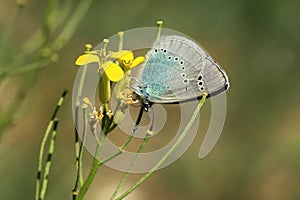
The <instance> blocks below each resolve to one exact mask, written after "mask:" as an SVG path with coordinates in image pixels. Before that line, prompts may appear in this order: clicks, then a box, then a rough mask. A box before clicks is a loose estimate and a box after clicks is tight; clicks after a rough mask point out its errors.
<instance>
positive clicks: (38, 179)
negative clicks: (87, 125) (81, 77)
mask: <svg viewBox="0 0 300 200" xmlns="http://www.w3.org/2000/svg"><path fill="white" fill-rule="evenodd" d="M67 93H68V92H67V91H66V90H64V92H63V93H62V95H61V97H60V98H59V100H58V103H57V105H56V108H55V110H54V112H53V114H52V117H51V119H50V121H49V123H48V126H47V128H46V131H45V134H44V137H43V139H42V143H41V147H40V153H39V159H38V171H37V177H36V188H35V199H36V200H39V194H40V184H41V174H42V163H43V156H44V149H45V145H46V141H47V139H48V137H49V134H50V131H51V129H52V127H53V125H54V119H55V118H56V115H57V112H58V111H59V109H60V107H61V105H62V104H63V102H64V99H65V96H66V95H67Z"/></svg>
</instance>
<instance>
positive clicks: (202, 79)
mask: <svg viewBox="0 0 300 200" xmlns="http://www.w3.org/2000/svg"><path fill="white" fill-rule="evenodd" d="M146 58H147V60H146V62H145V63H144V64H143V65H142V66H141V67H140V68H139V72H138V74H137V76H136V77H135V78H134V79H133V81H132V88H133V90H134V91H136V92H137V93H138V94H139V95H141V97H142V98H143V96H145V95H146V96H147V99H148V100H150V101H151V102H154V103H174V102H181V101H186V100H192V99H195V98H197V97H199V96H202V95H203V93H208V94H210V95H211V96H212V95H216V94H218V93H221V92H222V91H224V90H226V89H227V88H228V86H229V83H228V78H227V76H226V74H225V72H224V71H223V70H222V69H221V68H220V66H219V65H218V64H217V63H216V62H215V61H214V60H213V59H212V58H211V57H210V56H208V54H207V53H206V52H205V51H204V50H203V49H202V48H201V47H200V46H199V45H197V44H196V43H195V42H193V41H192V40H189V39H187V38H185V37H183V36H176V35H172V36H164V37H161V39H160V40H158V41H157V42H155V43H154V45H153V47H152V49H151V50H150V51H149V52H148V53H147V55H146ZM140 88H144V89H145V90H146V91H145V92H144V93H143V92H141V89H140Z"/></svg>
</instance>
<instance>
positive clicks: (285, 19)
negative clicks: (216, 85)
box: [0, 0, 300, 200]
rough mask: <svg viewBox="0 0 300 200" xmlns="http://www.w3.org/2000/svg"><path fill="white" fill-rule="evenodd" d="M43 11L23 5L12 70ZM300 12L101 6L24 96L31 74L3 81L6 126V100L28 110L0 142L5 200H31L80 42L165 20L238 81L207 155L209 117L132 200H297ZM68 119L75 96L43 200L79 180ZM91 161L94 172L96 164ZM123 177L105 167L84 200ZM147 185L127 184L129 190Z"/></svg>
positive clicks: (264, 4) (177, 4)
mask: <svg viewBox="0 0 300 200" xmlns="http://www.w3.org/2000/svg"><path fill="white" fill-rule="evenodd" d="M62 2H67V1H62ZM74 2H75V4H76V3H79V2H80V1H74ZM46 4H47V1H46V0H43V1H37V0H31V1H28V2H27V4H26V6H25V7H24V8H23V11H22V13H21V14H20V17H19V18H18V19H17V21H16V22H15V24H14V27H13V28H12V33H11V35H10V40H9V41H8V42H7V45H6V46H5V47H6V48H5V51H6V52H8V53H7V54H6V60H8V61H9V60H13V58H14V57H13V56H14V54H17V53H18V51H19V50H20V47H21V44H22V43H23V42H24V41H26V40H27V38H29V37H30V36H31V35H32V34H33V33H34V32H35V31H36V30H37V29H38V27H40V26H41V24H42V19H43V16H44V15H45V7H46V6H45V5H46ZM0 5H1V6H0V36H3V35H4V32H5V30H6V29H7V24H8V21H9V19H10V17H11V15H12V13H13V12H14V10H15V9H16V7H17V4H16V2H15V1H9V0H1V1H0ZM72 9H73V8H72ZM299 12H300V1H298V0H290V1H285V0H264V1H261V0H244V1H240V0H227V1H222V0H210V1H204V0H200V1H196V0H186V1H158V0H143V1H133V0H127V1H121V0H114V1H110V0H102V1H94V2H93V3H92V5H91V7H90V8H89V10H88V12H87V13H86V14H85V15H84V17H83V20H82V21H81V22H80V24H79V26H78V27H77V29H76V31H75V33H74V35H73V36H72V37H71V40H70V41H68V43H66V45H65V46H64V47H63V48H62V49H60V50H59V51H58V52H57V55H58V61H57V62H55V63H52V64H49V65H47V66H46V67H45V68H43V69H41V70H39V71H37V72H36V76H35V77H36V78H35V79H34V82H33V84H31V86H30V88H29V89H28V90H27V91H26V92H25V93H24V94H23V95H21V96H20V95H18V88H19V87H20V85H23V84H25V83H26V81H27V78H26V76H24V75H20V76H14V77H12V78H7V79H8V80H5V81H3V80H1V84H2V88H1V94H0V95H1V96H0V99H1V107H2V111H1V113H0V115H1V118H5V115H6V113H5V112H4V111H3V110H5V107H6V106H7V105H9V104H10V103H11V102H13V101H16V100H17V101H19V102H24V105H23V106H21V107H20V108H19V109H18V110H16V111H14V112H15V115H16V116H17V117H16V118H15V120H14V121H13V124H12V125H11V126H9V127H8V128H6V129H5V130H3V131H2V132H1V140H0V199H1V200H19V199H22V200H23V199H33V198H34V189H35V177H36V169H37V156H38V150H39V145H40V142H41V139H42V136H43V132H44V130H45V128H46V125H47V123H48V120H49V119H50V116H51V113H52V110H53V109H54V107H55V104H56V101H57V99H58V97H59V95H60V94H61V92H62V90H63V89H64V88H67V89H69V90H70V91H71V90H72V86H73V81H74V78H75V75H76V72H77V69H78V68H77V67H76V66H75V65H74V61H75V59H76V58H77V56H79V55H80V54H81V53H82V52H83V50H84V45H85V43H91V44H94V45H96V44H98V43H99V42H101V41H102V40H103V38H105V37H109V36H111V35H114V34H116V33H117V32H118V31H121V30H127V29H131V28H136V27H147V26H155V23H156V21H157V20H158V19H163V20H164V27H165V28H170V29H174V30H177V31H180V32H182V33H185V34H187V35H189V36H190V37H192V38H194V39H195V40H197V41H198V42H199V43H200V44H202V46H204V47H205V48H206V50H207V51H208V52H209V53H210V54H211V55H212V57H213V58H215V59H216V60H217V61H218V62H219V63H220V64H221V65H222V66H223V67H224V68H225V69H226V71H227V74H228V75H229V78H230V82H231V88H230V90H229V92H228V93H227V100H228V106H227V109H228V110H227V118H226V122H225V127H224V130H223V133H222V136H221V138H220V140H219V142H218V143H217V145H216V146H215V148H214V150H213V151H212V152H211V153H210V154H209V156H208V157H206V158H205V159H203V160H199V159H198V157H197V155H198V151H199V147H200V144H201V141H202V138H203V133H204V132H205V123H206V122H207V121H208V119H209V115H205V116H202V117H203V124H204V125H203V126H201V125H200V126H201V127H202V128H200V130H199V133H198V136H197V138H196V140H195V141H194V143H193V144H192V146H191V147H190V148H189V150H188V151H187V152H186V153H185V154H184V155H183V156H182V157H181V158H180V159H179V160H178V161H176V162H175V163H174V164H172V165H171V166H169V167H167V168H164V169H162V170H160V171H158V172H156V173H155V174H154V175H153V176H152V177H151V178H150V179H149V180H147V181H146V182H145V183H144V184H143V185H142V186H141V187H139V188H138V189H137V190H136V191H134V192H133V193H132V194H131V195H129V196H128V197H127V198H126V199H139V200H149V199H173V200H181V199H191V200H194V199H195V200H198V199H207V200H227V199H228V200H229V199H230V200H232V199H243V200H248V199H249V200H250V199H251V200H253V199H257V200H283V199H284V200H286V199H289V200H290V199H291V200H292V199H295V200H296V199H299V197H300V189H299V188H300V123H299V117H300V106H299V102H300V92H299V80H300V67H299V63H300V37H299V33H300V22H299ZM68 20H71V19H68ZM54 35H55V34H54ZM2 42H3V41H2ZM1 67H2V66H1ZM20 67H22V66H20ZM16 98H17V99H16ZM207 107H208V108H209V106H207ZM207 107H206V108H204V112H206V111H205V110H209V109H208V108H207ZM71 112H72V111H71V95H69V96H68V98H67V100H66V102H65V105H64V106H63V108H62V110H61V112H60V113H59V118H60V119H61V123H60V125H59V135H58V136H57V146H56V150H55V154H54V157H53V169H52V171H51V175H50V177H49V189H48V191H47V198H46V199H53V200H60V199H71V190H72V189H73V186H74V180H75V166H74V162H75V155H74V133H73V121H72V115H71ZM19 113H21V114H19ZM206 113H209V112H206ZM201 133H202V134H201ZM85 153H86V154H85V160H84V163H85V167H86V168H85V174H87V172H88V168H89V166H90V163H91V161H92V158H91V156H90V155H89V153H87V152H85ZM121 175H122V174H121V173H120V172H118V171H115V170H112V169H110V168H107V167H103V168H102V169H101V170H100V172H99V173H98V175H97V177H96V179H95V180H94V182H93V185H92V187H91V189H90V190H89V192H88V194H87V197H86V199H88V200H96V199H107V198H108V197H109V196H110V195H111V193H112V192H113V190H114V188H115V186H116V185H117V183H118V180H119V179H120V177H121ZM140 176H141V175H131V176H130V178H129V180H128V181H127V184H126V187H128V186H130V185H131V184H133V183H134V181H135V180H137V179H138V178H139V177H140Z"/></svg>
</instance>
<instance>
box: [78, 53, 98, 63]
mask: <svg viewBox="0 0 300 200" xmlns="http://www.w3.org/2000/svg"><path fill="white" fill-rule="evenodd" d="M92 62H99V57H98V56H97V55H93V54H83V55H81V56H79V57H78V58H77V59H76V61H75V64H76V65H86V64H89V63H92Z"/></svg>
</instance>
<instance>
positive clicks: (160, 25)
mask: <svg viewBox="0 0 300 200" xmlns="http://www.w3.org/2000/svg"><path fill="white" fill-rule="evenodd" d="M156 24H157V27H158V29H157V35H156V40H159V38H160V34H161V29H162V25H163V21H157V22H156Z"/></svg>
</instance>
